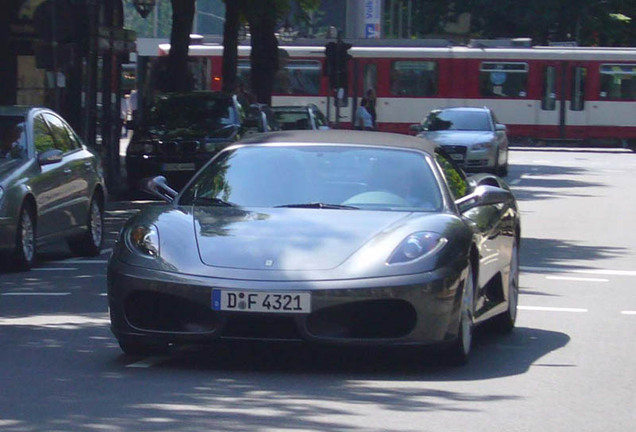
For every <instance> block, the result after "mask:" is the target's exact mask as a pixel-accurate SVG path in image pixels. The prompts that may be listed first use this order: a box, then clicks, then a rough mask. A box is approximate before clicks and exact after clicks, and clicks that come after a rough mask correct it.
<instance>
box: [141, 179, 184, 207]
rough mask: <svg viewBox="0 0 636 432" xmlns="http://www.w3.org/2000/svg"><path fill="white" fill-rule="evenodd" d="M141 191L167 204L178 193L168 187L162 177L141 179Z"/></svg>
mask: <svg viewBox="0 0 636 432" xmlns="http://www.w3.org/2000/svg"><path fill="white" fill-rule="evenodd" d="M139 183H140V186H141V190H142V191H144V192H146V193H149V194H151V195H155V196H158V197H159V198H161V199H163V200H164V201H167V202H169V203H171V202H173V201H174V199H175V198H176V197H177V195H178V194H179V192H177V191H176V190H174V189H172V188H171V187H170V186H168V183H167V182H166V178H165V177H164V176H157V177H149V178H145V179H142V180H141V181H140V182H139Z"/></svg>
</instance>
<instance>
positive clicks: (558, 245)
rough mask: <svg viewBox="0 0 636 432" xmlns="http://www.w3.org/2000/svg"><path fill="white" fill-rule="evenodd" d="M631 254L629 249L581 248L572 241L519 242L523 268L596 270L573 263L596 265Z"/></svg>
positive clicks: (529, 239)
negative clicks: (602, 261)
mask: <svg viewBox="0 0 636 432" xmlns="http://www.w3.org/2000/svg"><path fill="white" fill-rule="evenodd" d="M630 253H631V250H630V249H629V248H622V247H609V246H606V247H603V246H583V245H581V244H578V243H577V242H574V241H568V240H558V239H537V238H527V237H524V238H523V239H522V241H521V257H522V262H523V265H524V266H529V267H558V268H560V269H563V270H568V269H570V270H573V269H590V268H596V267H594V266H592V265H590V266H586V265H580V264H579V265H574V264H572V262H573V261H585V262H589V263H591V264H596V266H598V263H599V261H600V260H610V259H614V258H617V257H621V256H624V255H628V254H630Z"/></svg>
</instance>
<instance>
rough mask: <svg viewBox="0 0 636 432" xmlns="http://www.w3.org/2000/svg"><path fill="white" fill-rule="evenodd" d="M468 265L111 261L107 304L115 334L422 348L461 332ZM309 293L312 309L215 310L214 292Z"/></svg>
mask: <svg viewBox="0 0 636 432" xmlns="http://www.w3.org/2000/svg"><path fill="white" fill-rule="evenodd" d="M466 274H467V272H466V269H465V268H464V267H463V266H461V265H458V266H457V268H453V269H440V270H437V271H435V272H431V273H425V274H419V275H407V276H399V277H386V278H374V279H357V280H333V281H278V282H271V281H267V282H263V281H246V280H232V279H215V278H210V277H199V276H192V275H182V274H176V273H167V272H157V271H156V270H147V269H144V268H140V267H134V266H130V265H128V264H125V263H122V262H118V261H117V260H116V259H113V260H111V262H110V264H109V267H108V302H109V307H110V318H111V329H112V332H113V334H114V335H115V337H117V338H118V339H121V338H127V337H134V338H136V339H140V338H142V339H146V340H147V341H148V342H162V343H175V344H181V343H184V344H188V343H196V344H200V343H205V342H213V341H215V340H219V339H254V340H279V341H280V340H290V341H297V340H304V341H307V342H319V343H329V344H344V345H379V346H382V345H386V346H392V345H422V344H433V343H440V342H446V341H451V340H453V339H455V338H456V337H457V330H458V325H459V309H460V303H461V291H462V287H463V281H464V279H465V277H466ZM213 288H221V289H226V290H250V291H268V290H269V291H272V290H275V291H278V292H280V291H290V292H309V293H311V301H312V309H311V313H309V314H285V313H252V312H223V311H214V310H212V306H211V302H212V289H213Z"/></svg>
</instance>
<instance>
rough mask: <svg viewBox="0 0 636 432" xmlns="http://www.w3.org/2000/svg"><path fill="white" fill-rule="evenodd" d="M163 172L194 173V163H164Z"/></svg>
mask: <svg viewBox="0 0 636 432" xmlns="http://www.w3.org/2000/svg"><path fill="white" fill-rule="evenodd" d="M163 170H164V171H194V170H195V166H194V163H188V162H184V163H165V164H163Z"/></svg>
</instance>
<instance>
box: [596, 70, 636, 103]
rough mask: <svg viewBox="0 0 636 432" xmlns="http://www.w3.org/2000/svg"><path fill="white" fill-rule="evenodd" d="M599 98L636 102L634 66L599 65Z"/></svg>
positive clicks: (635, 71) (635, 72)
mask: <svg viewBox="0 0 636 432" xmlns="http://www.w3.org/2000/svg"><path fill="white" fill-rule="evenodd" d="M600 97H601V99H618V100H636V64H603V65H601V94H600Z"/></svg>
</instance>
